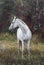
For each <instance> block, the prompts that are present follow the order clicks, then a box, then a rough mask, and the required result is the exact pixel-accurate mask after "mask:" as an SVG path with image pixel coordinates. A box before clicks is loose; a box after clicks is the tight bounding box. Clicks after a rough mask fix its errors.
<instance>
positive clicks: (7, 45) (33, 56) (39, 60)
mask: <svg viewBox="0 0 44 65" xmlns="http://www.w3.org/2000/svg"><path fill="white" fill-rule="evenodd" d="M17 44H18V43H17V40H16V35H15V34H12V35H11V34H9V33H1V34H0V65H2V64H7V65H9V64H10V65H11V64H14V65H44V43H43V42H40V40H39V38H38V35H33V37H32V40H31V44H30V56H28V55H27V54H28V53H27V49H25V53H24V59H23V60H22V58H21V49H20V54H19V56H18V47H17Z"/></svg>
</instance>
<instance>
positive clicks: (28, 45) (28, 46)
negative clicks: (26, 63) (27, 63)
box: [27, 40, 30, 55]
mask: <svg viewBox="0 0 44 65" xmlns="http://www.w3.org/2000/svg"><path fill="white" fill-rule="evenodd" d="M27 48H28V55H30V40H29V41H28V44H27Z"/></svg>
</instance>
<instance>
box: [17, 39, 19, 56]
mask: <svg viewBox="0 0 44 65" xmlns="http://www.w3.org/2000/svg"><path fill="white" fill-rule="evenodd" d="M17 41H18V47H17V48H18V56H19V53H20V52H19V50H20V43H19V40H17Z"/></svg>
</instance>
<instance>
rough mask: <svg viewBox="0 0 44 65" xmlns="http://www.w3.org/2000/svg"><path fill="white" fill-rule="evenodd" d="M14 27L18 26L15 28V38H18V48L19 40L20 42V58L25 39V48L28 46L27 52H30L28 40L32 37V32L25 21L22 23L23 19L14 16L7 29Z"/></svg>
mask: <svg viewBox="0 0 44 65" xmlns="http://www.w3.org/2000/svg"><path fill="white" fill-rule="evenodd" d="M16 27H19V28H18V30H17V40H18V49H19V44H20V41H21V42H22V58H23V54H24V44H25V42H26V41H27V46H28V47H27V48H28V54H30V40H31V38H32V33H31V31H30V29H29V27H28V26H27V25H26V23H24V21H22V20H21V19H19V18H16V17H15V16H14V19H13V21H12V23H11V25H10V26H9V30H13V29H15V28H16Z"/></svg>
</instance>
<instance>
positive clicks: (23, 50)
mask: <svg viewBox="0 0 44 65" xmlns="http://www.w3.org/2000/svg"><path fill="white" fill-rule="evenodd" d="M23 54H24V42H23V41H22V59H23Z"/></svg>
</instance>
